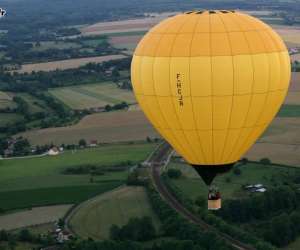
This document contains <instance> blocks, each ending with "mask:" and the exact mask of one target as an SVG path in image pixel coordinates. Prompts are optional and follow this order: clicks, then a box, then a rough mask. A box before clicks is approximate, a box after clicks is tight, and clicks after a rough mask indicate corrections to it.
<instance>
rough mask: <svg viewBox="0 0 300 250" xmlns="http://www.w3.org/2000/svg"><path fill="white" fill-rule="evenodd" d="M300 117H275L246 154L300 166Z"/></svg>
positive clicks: (250, 157) (251, 157)
mask: <svg viewBox="0 0 300 250" xmlns="http://www.w3.org/2000/svg"><path fill="white" fill-rule="evenodd" d="M299 155H300V118H299V117H279V118H275V119H274V121H273V122H272V124H271V125H270V127H269V128H268V129H267V130H266V132H265V133H264V135H263V136H262V137H261V138H260V139H259V140H258V142H257V143H256V144H255V145H253V146H252V147H251V149H250V150H249V151H248V153H247V154H246V157H248V158H249V159H251V160H260V159H261V158H266V157H267V158H269V159H271V161H272V162H275V163H282V164H288V165H294V166H299V167H300V157H299Z"/></svg>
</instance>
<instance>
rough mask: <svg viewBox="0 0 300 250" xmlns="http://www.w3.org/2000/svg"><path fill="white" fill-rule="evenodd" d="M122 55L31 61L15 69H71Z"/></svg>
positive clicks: (119, 57) (28, 70)
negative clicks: (40, 61) (42, 61)
mask: <svg viewBox="0 0 300 250" xmlns="http://www.w3.org/2000/svg"><path fill="white" fill-rule="evenodd" d="M124 57H125V56H124V55H109V56H95V57H85V58H77V59H68V60H61V61H52V62H44V63H32V64H24V65H22V68H21V69H20V70H16V71H17V72H19V73H24V72H27V73H30V72H32V71H53V70H56V69H61V70H63V69H72V68H78V67H80V66H83V65H85V64H87V63H93V62H94V63H101V62H105V61H110V60H114V59H121V58H124Z"/></svg>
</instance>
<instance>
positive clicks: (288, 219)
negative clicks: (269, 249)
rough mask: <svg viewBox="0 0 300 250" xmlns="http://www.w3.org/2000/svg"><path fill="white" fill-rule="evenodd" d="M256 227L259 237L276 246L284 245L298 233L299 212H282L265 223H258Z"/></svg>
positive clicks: (299, 225)
mask: <svg viewBox="0 0 300 250" xmlns="http://www.w3.org/2000/svg"><path fill="white" fill-rule="evenodd" d="M257 228H258V230H257V231H258V234H260V236H261V237H263V238H264V239H266V240H267V241H269V242H271V243H272V244H274V245H275V246H277V247H284V246H286V245H288V244H289V243H291V242H293V241H294V240H295V239H296V238H297V237H298V236H299V235H300V212H299V211H293V212H292V213H290V214H288V213H285V212H284V213H282V214H280V215H278V216H274V217H272V219H271V220H268V222H266V223H260V224H258V225H257ZM279 235H280V237H278V236H279Z"/></svg>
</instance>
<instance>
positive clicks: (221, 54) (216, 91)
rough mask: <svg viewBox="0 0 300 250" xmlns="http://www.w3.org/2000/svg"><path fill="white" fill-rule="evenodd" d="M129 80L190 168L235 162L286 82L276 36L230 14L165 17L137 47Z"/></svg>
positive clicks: (272, 111) (285, 59)
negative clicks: (130, 79)
mask: <svg viewBox="0 0 300 250" xmlns="http://www.w3.org/2000/svg"><path fill="white" fill-rule="evenodd" d="M131 77H132V83H133V88H134V92H135V95H136V98H137V100H138V103H139V104H140V106H141V108H142V110H143V111H144V113H145V114H146V116H147V118H148V119H149V120H150V122H151V123H152V124H153V126H154V127H155V128H156V129H157V131H158V132H159V133H160V134H161V135H162V137H164V138H165V139H166V140H167V141H168V142H169V143H170V144H171V145H172V146H173V148H174V149H175V150H176V151H177V152H178V153H179V154H181V155H182V156H183V157H184V158H185V160H186V161H187V162H188V163H190V164H191V165H194V166H203V167H205V166H206V167H207V166H209V167H210V168H218V167H221V166H229V165H231V164H233V163H235V162H236V161H238V160H239V159H240V158H241V156H242V155H243V154H245V152H246V151H247V150H248V149H249V148H250V147H251V145H252V144H253V143H254V142H255V141H256V140H257V138H259V136H260V135H261V134H262V133H263V131H264V130H265V129H266V127H267V126H268V124H269V123H270V122H271V121H272V119H273V118H274V116H275V115H276V113H277V112H278V110H279V108H280V106H281V104H282V102H283V100H284V98H285V96H286V93H287V89H288V86H289V81H290V59H289V54H288V52H287V49H286V47H285V45H284V43H283V42H282V40H281V38H280V37H279V36H278V35H277V34H276V33H275V32H274V31H273V30H272V28H271V27H269V26H268V25H266V24H265V23H263V22H261V21H260V20H258V19H256V18H254V17H251V16H249V15H246V14H244V13H240V12H235V11H198V12H197V11H194V12H187V13H183V14H179V15H176V16H174V17H171V18H168V19H166V20H164V21H162V22H161V23H159V24H158V25H156V26H155V27H154V28H152V29H151V30H150V31H149V32H148V33H147V34H146V35H145V36H144V37H143V39H142V40H141V41H140V43H139V44H138V46H137V48H136V50H135V52H134V55H133V60H132V66H131Z"/></svg>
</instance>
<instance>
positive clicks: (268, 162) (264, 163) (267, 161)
mask: <svg viewBox="0 0 300 250" xmlns="http://www.w3.org/2000/svg"><path fill="white" fill-rule="evenodd" d="M259 162H260V163H261V164H263V165H270V164H271V160H270V159H269V158H262V159H261V160H260V161H259Z"/></svg>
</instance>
